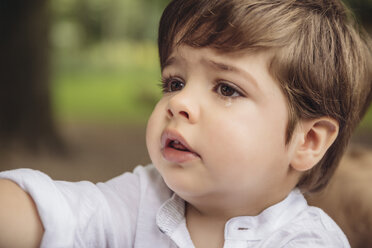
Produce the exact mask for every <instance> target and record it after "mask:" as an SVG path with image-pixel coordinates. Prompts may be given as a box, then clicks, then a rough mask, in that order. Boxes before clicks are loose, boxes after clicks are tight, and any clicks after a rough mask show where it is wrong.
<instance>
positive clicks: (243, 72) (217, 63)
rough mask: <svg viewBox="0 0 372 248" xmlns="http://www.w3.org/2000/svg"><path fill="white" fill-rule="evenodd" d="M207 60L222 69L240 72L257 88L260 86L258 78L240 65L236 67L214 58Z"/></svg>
mask: <svg viewBox="0 0 372 248" xmlns="http://www.w3.org/2000/svg"><path fill="white" fill-rule="evenodd" d="M205 62H206V63H207V64H209V65H211V66H212V67H214V68H216V69H218V70H220V71H226V72H234V73H237V74H240V75H241V76H243V77H245V78H246V79H248V81H249V82H251V83H252V84H253V85H254V86H255V87H256V88H257V89H258V88H259V87H258V83H257V80H256V79H255V78H254V77H253V76H252V75H251V74H250V73H249V72H248V71H246V70H244V69H241V68H239V67H235V66H232V65H228V64H224V63H220V62H216V61H213V60H207V61H205Z"/></svg>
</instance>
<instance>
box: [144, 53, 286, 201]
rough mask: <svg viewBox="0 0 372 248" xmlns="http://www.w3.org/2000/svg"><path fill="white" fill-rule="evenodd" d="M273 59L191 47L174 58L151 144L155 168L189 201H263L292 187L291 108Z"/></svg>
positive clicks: (165, 77)
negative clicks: (255, 198)
mask: <svg viewBox="0 0 372 248" xmlns="http://www.w3.org/2000/svg"><path fill="white" fill-rule="evenodd" d="M268 60H269V54H266V53H260V54H254V55H252V54H247V53H235V54H221V53H216V52H215V51H214V50H212V49H208V48H202V49H195V48H191V47H189V46H180V47H178V48H176V49H175V50H174V51H173V53H172V54H171V56H170V58H169V60H168V63H167V65H166V66H165V68H164V70H163V72H162V77H163V81H164V83H163V84H164V85H163V88H164V91H165V93H164V95H163V97H162V99H161V100H160V101H159V102H158V104H157V105H156V107H155V109H154V111H153V113H152V115H151V117H150V119H149V122H148V127H147V137H146V140H147V147H148V151H149V154H150V157H151V160H152V161H153V163H154V165H155V166H156V168H157V169H158V170H159V172H160V173H161V175H162V176H163V178H164V180H165V182H166V183H167V185H168V186H169V187H170V188H171V189H172V190H173V191H175V192H176V193H177V194H179V195H180V196H181V197H183V198H184V199H188V198H192V197H201V196H203V197H204V196H219V197H221V196H234V195H236V196H237V197H242V196H258V195H261V196H262V195H263V194H265V193H267V192H275V191H278V190H280V189H281V188H282V187H285V186H284V185H287V182H286V178H287V174H288V173H289V172H288V171H289V164H290V160H291V157H292V154H293V149H292V148H291V147H292V144H290V145H287V146H286V144H285V131H286V127H287V120H288V111H287V105H286V100H285V97H284V95H283V93H282V91H281V89H280V87H279V85H278V83H276V82H275V81H274V80H273V78H272V77H271V76H270V75H269V72H268V67H267V64H268ZM287 186H288V185H287Z"/></svg>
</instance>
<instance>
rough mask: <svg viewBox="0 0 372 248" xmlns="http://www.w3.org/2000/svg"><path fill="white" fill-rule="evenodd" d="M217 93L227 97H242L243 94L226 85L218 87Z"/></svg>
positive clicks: (222, 84)
mask: <svg viewBox="0 0 372 248" xmlns="http://www.w3.org/2000/svg"><path fill="white" fill-rule="evenodd" d="M217 93H218V94H220V95H222V96H227V97H237V96H241V94H240V93H239V92H238V91H237V90H236V89H234V88H233V87H231V86H229V85H228V84H224V83H221V84H218V85H217Z"/></svg>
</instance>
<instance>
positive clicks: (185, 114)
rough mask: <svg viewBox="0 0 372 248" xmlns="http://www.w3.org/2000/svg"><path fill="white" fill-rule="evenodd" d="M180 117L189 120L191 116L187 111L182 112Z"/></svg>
mask: <svg viewBox="0 0 372 248" xmlns="http://www.w3.org/2000/svg"><path fill="white" fill-rule="evenodd" d="M180 115H182V116H184V117H186V118H187V119H189V114H188V113H187V112H185V111H180Z"/></svg>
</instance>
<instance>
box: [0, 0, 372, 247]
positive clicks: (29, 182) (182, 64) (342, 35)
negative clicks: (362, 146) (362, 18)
mask: <svg viewBox="0 0 372 248" xmlns="http://www.w3.org/2000/svg"><path fill="white" fill-rule="evenodd" d="M158 42H159V54H160V62H161V71H162V89H163V97H162V98H161V99H160V101H159V102H158V104H157V105H156V107H155V109H154V111H153V113H152V115H151V117H150V119H149V122H148V127H147V135H146V143H147V148H148V151H149V154H150V158H151V160H152V162H153V165H148V166H145V167H142V166H139V167H137V168H136V169H135V171H134V172H133V173H125V174H123V175H121V176H119V177H117V178H114V179H112V180H110V181H108V182H106V183H99V184H97V185H94V184H91V183H89V182H79V183H69V182H61V181H53V180H51V179H50V178H49V177H48V176H46V175H45V174H43V173H41V172H37V171H32V170H27V169H23V170H17V171H8V172H3V173H2V174H1V175H0V176H1V177H2V178H5V179H10V180H12V181H14V182H16V183H17V184H18V186H19V187H18V186H16V184H14V183H13V182H11V181H8V180H3V181H1V182H0V199H1V204H0V212H1V215H0V217H1V218H0V223H1V224H0V226H1V227H0V228H1V230H3V232H0V233H1V234H0V244H1V242H3V243H2V244H1V245H9V246H14V245H15V244H18V245H26V244H27V245H28V246H29V245H35V246H37V245H39V244H41V246H42V247H198V248H199V247H213V248H214V247H226V248H228V247H270V248H272V247H287V248H288V247H296V248H299V247H349V244H348V241H347V239H346V237H345V235H344V234H343V233H342V231H341V230H340V229H339V227H338V226H337V225H336V224H335V223H334V222H333V221H332V220H331V219H330V218H329V217H328V216H327V215H326V214H325V213H324V212H323V211H322V210H320V209H318V208H315V207H310V206H308V205H307V203H306V200H305V199H304V197H303V196H302V193H305V192H313V191H318V190H321V189H322V188H324V186H325V185H326V184H327V182H328V181H329V179H330V177H331V175H332V174H333V172H334V170H335V169H336V167H337V165H338V162H339V160H340V158H341V156H342V154H343V152H344V150H345V147H346V145H347V143H348V141H349V138H350V135H351V132H352V130H353V129H354V128H355V126H356V125H357V123H358V122H359V120H360V119H361V118H362V116H363V115H364V113H365V112H366V110H367V108H368V106H369V103H370V101H371V97H372V93H371V92H372V90H371V58H370V51H371V50H370V47H369V43H368V42H369V41H368V39H367V36H363V35H360V34H359V33H358V32H357V29H356V28H355V27H354V26H353V24H352V22H351V18H350V16H349V14H348V13H347V10H346V8H345V7H344V6H343V5H342V3H341V2H340V1H338V0H305V1H304V0H301V1H300V0H297V1H296V0H277V1H276V0H275V1H273V0H173V1H172V2H171V3H170V4H169V5H168V7H167V8H166V9H165V11H164V13H163V16H162V19H161V21H160V29H159V39H158ZM25 192H27V193H28V194H26V193H25ZM29 195H30V196H31V198H30V197H29ZM10 206H12V208H10ZM19 213H22V215H23V216H22V215H20V214H19ZM23 219H24V221H23V223H24V224H23V223H22V220H23ZM18 223H22V224H21V225H18ZM6 225H8V226H6ZM21 237H22V238H23V240H21ZM25 240H26V241H25ZM25 242H27V243H25ZM1 245H0V246H1Z"/></svg>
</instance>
